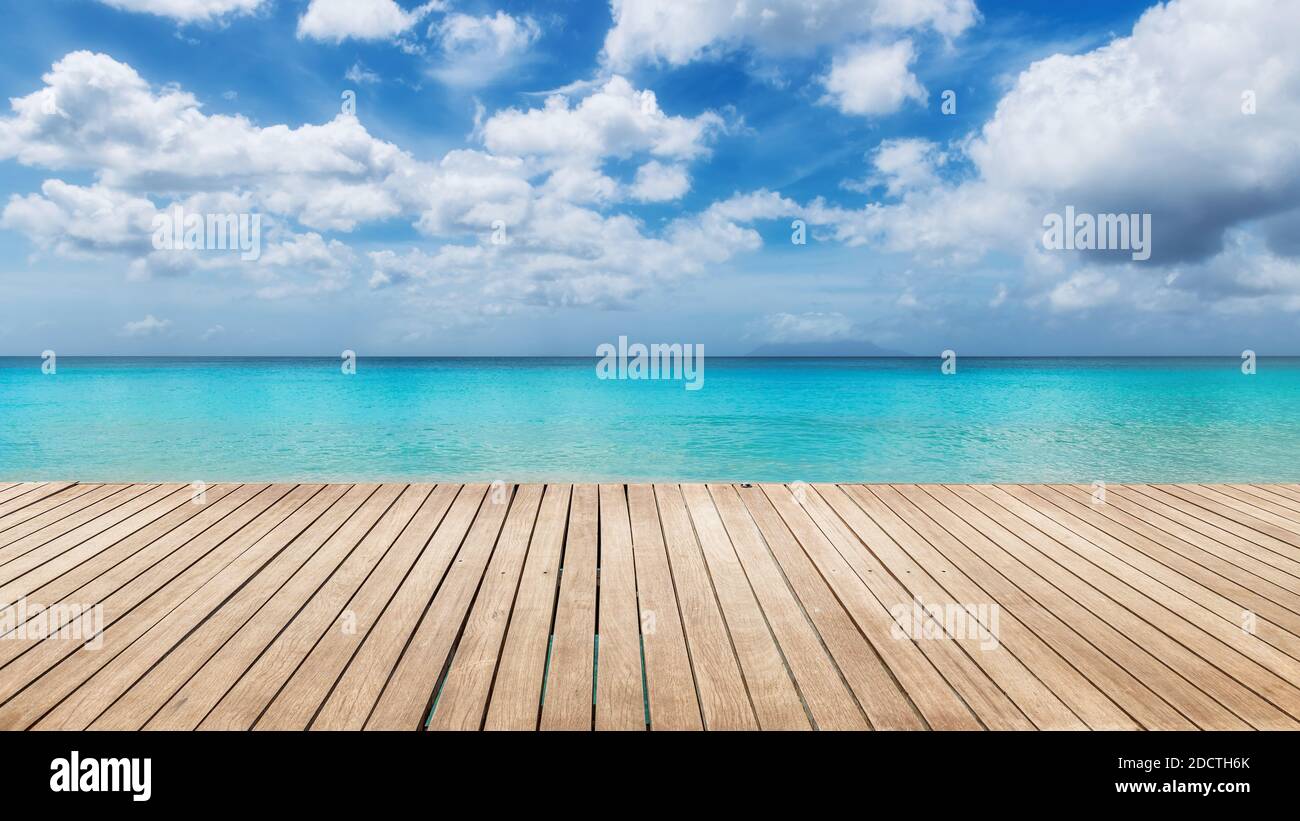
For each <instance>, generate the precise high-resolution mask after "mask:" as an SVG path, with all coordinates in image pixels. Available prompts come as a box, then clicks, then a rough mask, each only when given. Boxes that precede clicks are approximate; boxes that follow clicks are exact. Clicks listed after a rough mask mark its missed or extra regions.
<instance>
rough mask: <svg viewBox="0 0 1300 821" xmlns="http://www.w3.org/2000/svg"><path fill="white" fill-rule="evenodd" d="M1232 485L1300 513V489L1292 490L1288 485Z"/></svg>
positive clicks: (1294, 512)
mask: <svg viewBox="0 0 1300 821" xmlns="http://www.w3.org/2000/svg"><path fill="white" fill-rule="evenodd" d="M1231 487H1234V488H1237V489H1238V490H1244V491H1247V492H1250V493H1253V494H1255V495H1256V496H1259V497H1261V498H1264V499H1269V500H1271V501H1273V502H1277V503H1279V504H1283V505H1286V506H1287V507H1288V508H1290V510H1291V511H1292V513H1293V514H1300V491H1297V490H1292V489H1291V488H1289V487H1287V486H1286V485H1231Z"/></svg>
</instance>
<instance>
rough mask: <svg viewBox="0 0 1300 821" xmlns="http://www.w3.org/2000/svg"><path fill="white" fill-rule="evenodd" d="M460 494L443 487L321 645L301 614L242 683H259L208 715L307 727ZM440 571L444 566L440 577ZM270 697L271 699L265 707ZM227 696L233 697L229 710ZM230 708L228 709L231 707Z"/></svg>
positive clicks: (417, 568) (262, 725)
mask: <svg viewBox="0 0 1300 821" xmlns="http://www.w3.org/2000/svg"><path fill="white" fill-rule="evenodd" d="M461 492H462V487H461V486H460V485H453V484H443V485H438V487H437V488H435V489H434V491H433V492H432V493H431V494H429V497H428V498H427V499H426V500H425V502H424V504H423V505H422V506H421V507H420V510H419V512H418V513H416V514H415V518H413V519H412V520H411V523H410V524H409V525H408V526H407V528H406V530H404V531H402V535H401V536H400V537H398V539H397V542H396V543H395V544H394V545H393V547H392V549H390V550H389V551H388V553H387V554H385V556H384V558H383V561H381V562H380V564H379V566H378V567H376V568H375V571H374V572H373V573H371V574H370V577H369V578H367V579H366V581H365V583H364V584H362V585H361V588H360V589H359V590H358V591H357V593H356V595H355V596H354V597H353V598H352V600H351V601H350V602H348V605H347V608H346V609H345V610H344V611H343V612H342V613H339V614H338V615H337V616H336V618H335V620H334V622H333V624H332V625H329V626H327V627H326V629H325V631H324V632H323V635H321V636H320V637H319V641H317V642H316V644H315V646H314V647H311V648H306V638H307V637H308V636H309V635H310V631H309V630H308V629H307V627H306V624H307V622H306V620H304V619H303V618H301V617H300V618H298V619H295V620H294V625H293V626H294V628H296V629H295V630H294V631H293V632H291V633H289V634H288V635H287V636H281V637H280V638H279V639H276V642H275V644H273V645H272V646H271V647H270V648H268V649H267V652H266V655H264V656H263V657H262V658H261V659H259V660H258V663H257V665H255V666H254V668H253V670H250V671H249V673H248V674H247V675H246V676H245V677H244V679H243V680H241V681H240V684H239V687H240V688H244V687H245V686H246V685H245V682H247V681H252V682H254V683H256V685H257V686H254V685H252V684H250V685H248V687H250V688H251V691H250V690H247V689H246V690H244V691H243V692H241V693H240V697H239V698H238V699H233V698H231V697H230V696H227V698H226V699H225V700H223V702H222V704H220V705H218V706H217V709H216V710H214V711H213V714H212V715H211V716H209V720H211V721H214V722H216V721H220V722H222V724H223V725H224V726H229V727H232V728H234V727H239V728H245V729H246V728H248V727H251V726H254V721H256V725H255V726H256V727H257V728H258V729H283V730H289V729H292V730H303V729H306V728H307V725H308V724H309V723H311V720H312V718H313V717H314V716H315V715H316V711H317V710H318V709H319V708H320V706H321V704H322V703H323V702H324V701H325V697H326V696H327V695H329V692H330V690H331V688H332V687H333V686H334V683H335V682H336V681H338V678H339V676H340V675H341V674H342V672H343V669H344V668H345V667H346V666H347V663H348V661H349V660H350V659H351V658H352V656H353V654H354V653H356V651H357V648H358V647H359V646H360V644H361V642H362V641H364V640H365V638H366V636H367V635H369V633H370V630H371V629H372V628H373V627H374V625H375V623H376V622H377V621H378V619H379V617H380V615H381V614H382V613H383V612H384V608H385V607H386V606H387V605H388V603H389V602H390V600H391V599H392V598H393V596H394V594H396V592H397V589H398V587H399V585H401V583H402V582H403V581H404V580H405V579H406V578H407V576H408V575H409V574H411V573H421V572H423V570H422V568H424V567H427V565H421V564H420V562H421V561H422V559H423V557H424V556H426V555H427V553H426V551H425V548H426V546H427V545H429V543H430V540H431V538H432V537H433V534H434V531H435V530H437V529H438V526H439V524H441V523H442V522H443V519H444V517H445V516H446V515H447V511H448V510H449V509H450V508H451V505H452V502H454V501H455V499H456V497H457V495H458V494H460V493H461ZM468 526H469V525H468V521H467V522H466V527H467V528H468ZM441 575H442V574H441V571H438V576H439V578H440V577H441ZM300 625H301V626H300ZM403 638H405V636H403ZM303 648H306V649H308V650H309V651H310V652H309V653H307V655H306V658H305V659H302V660H301V664H300V665H299V666H297V668H296V669H289V665H290V663H297V662H296V657H298V656H300V655H301V653H302V650H303ZM281 671H287V672H284V674H283V675H284V678H287V679H288V681H287V682H279V683H277V678H278V677H279V674H280V673H281ZM262 682H265V684H262ZM280 684H283V686H282V687H281V686H280ZM272 686H276V687H278V688H279V691H278V692H273V691H272V690H271V688H272ZM268 694H269V695H268ZM271 699H274V700H273V701H272V700H271ZM267 701H270V702H271V703H270V705H269V706H267V707H266V710H265V711H263V707H264V706H266V702H267ZM226 702H229V703H230V706H229V707H228V708H227V707H226V706H225V705H226ZM227 709H228V710H229V711H230V712H228V713H227V712H226V710H227ZM245 722H247V723H245Z"/></svg>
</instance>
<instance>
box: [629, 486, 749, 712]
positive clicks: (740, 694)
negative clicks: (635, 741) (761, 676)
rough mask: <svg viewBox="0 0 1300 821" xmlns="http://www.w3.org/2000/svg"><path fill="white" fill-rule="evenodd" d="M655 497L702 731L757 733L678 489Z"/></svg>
mask: <svg viewBox="0 0 1300 821" xmlns="http://www.w3.org/2000/svg"><path fill="white" fill-rule="evenodd" d="M654 494H655V502H656V505H657V507H658V509H659V521H660V524H661V526H662V527H663V538H664V548H665V550H666V552H667V554H668V563H669V565H670V568H671V572H672V576H673V582H674V584H675V585H676V589H677V600H678V603H679V604H680V606H681V618H682V628H683V631H684V632H685V634H686V643H687V646H688V648H689V650H690V657H691V667H692V673H693V674H694V678H695V687H696V693H697V696H698V698H699V703H700V712H701V714H702V715H703V718H704V727H705V729H709V730H757V729H758V718H757V717H756V716H755V715H754V707H753V705H752V704H751V703H750V700H749V693H748V691H747V690H746V688H745V677H744V675H743V673H741V670H740V662H739V661H738V660H737V658H736V651H735V648H733V647H732V644H731V636H730V635H729V634H728V632H727V623H726V621H725V620H724V619H723V615H722V610H721V609H720V607H719V605H718V599H717V596H716V595H715V594H714V591H713V582H712V580H711V579H710V578H709V569H708V567H707V566H706V565H705V562H704V554H703V552H701V550H700V544H699V541H698V540H697V539H696V537H695V528H694V527H693V526H692V524H691V518H690V514H689V513H688V512H687V510H686V502H685V501H684V500H683V499H682V493H681V489H680V488H678V487H677V486H676V485H655V486H654ZM651 719H652V720H653V715H652V716H651Z"/></svg>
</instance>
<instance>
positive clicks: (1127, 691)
mask: <svg viewBox="0 0 1300 821" xmlns="http://www.w3.org/2000/svg"><path fill="white" fill-rule="evenodd" d="M897 489H898V491H899V493H901V494H902V495H903V496H905V497H907V498H908V499H910V500H913V502H914V504H916V506H917V507H919V508H922V509H924V510H925V512H926V514H927V515H928V516H929V517H930V518H932V519H934V520H935V522H937V523H938V524H940V525H942V526H943V527H944V528H946V529H947V530H948V532H949V533H951V534H952V535H953V536H954V537H955V539H954V540H947V539H943V540H939V541H937V542H936V543H935V548H936V549H937V550H939V551H940V552H941V553H943V554H944V556H945V557H946V558H948V559H949V560H950V561H951V562H953V564H955V565H956V566H957V567H959V568H961V570H962V571H963V572H965V573H966V574H967V575H968V576H969V577H970V578H972V579H978V580H979V583H980V585H981V586H983V587H984V588H985V589H986V590H988V591H989V592H990V593H992V594H993V595H994V596H996V597H997V598H998V601H999V602H1001V604H1002V605H1003V606H1004V607H1007V608H1010V609H1011V610H1013V611H1014V612H1015V613H1016V614H1017V615H1018V616H1019V617H1020V619H1021V620H1022V621H1024V622H1025V623H1026V624H1027V625H1029V626H1030V627H1031V628H1032V629H1033V630H1034V631H1035V632H1037V633H1038V634H1039V635H1041V636H1042V637H1043V640H1044V641H1046V642H1047V643H1048V644H1049V645H1050V646H1051V647H1052V648H1053V649H1055V650H1056V651H1057V652H1058V653H1060V654H1061V655H1062V657H1064V658H1065V659H1066V660H1068V661H1069V662H1070V663H1071V664H1073V665H1074V666H1075V668H1076V669H1078V670H1079V672H1080V673H1082V674H1083V675H1085V676H1087V678H1088V679H1089V680H1090V681H1091V682H1093V683H1094V684H1095V685H1096V686H1097V687H1098V689H1100V690H1102V691H1103V692H1104V693H1106V694H1107V695H1108V696H1109V697H1110V698H1111V699H1112V700H1114V701H1115V702H1116V703H1117V704H1118V705H1120V707H1121V708H1123V709H1124V710H1125V712H1126V713H1127V714H1128V715H1129V716H1131V717H1132V718H1133V719H1134V720H1136V721H1137V722H1138V723H1139V724H1140V725H1141V726H1143V727H1146V728H1147V729H1152V730H1156V729H1167V730H1191V729H1195V728H1196V726H1197V725H1196V724H1194V723H1193V722H1192V721H1191V720H1190V719H1188V718H1187V717H1186V716H1184V715H1183V714H1182V713H1181V712H1179V711H1178V709H1176V708H1175V707H1174V706H1173V705H1171V704H1170V703H1169V702H1168V701H1166V700H1165V699H1164V698H1163V697H1162V696H1161V695H1160V694H1159V693H1158V692H1156V691H1155V690H1153V689H1151V688H1150V687H1148V686H1147V683H1146V682H1148V681H1150V680H1153V679H1154V680H1163V679H1171V678H1172V679H1175V680H1176V681H1177V682H1178V684H1179V685H1181V686H1182V687H1183V688H1184V690H1185V691H1186V692H1187V693H1190V694H1192V697H1193V698H1194V699H1199V700H1203V701H1205V702H1208V703H1211V704H1212V702H1210V701H1209V699H1207V698H1206V697H1205V695H1204V694H1203V693H1201V692H1200V691H1199V690H1196V689H1195V688H1194V687H1192V686H1191V685H1190V684H1189V683H1187V682H1186V681H1183V680H1182V679H1179V678H1177V677H1176V676H1173V675H1172V674H1171V672H1170V670H1169V669H1168V668H1167V667H1165V666H1164V665H1163V664H1161V663H1160V662H1159V660H1157V659H1156V658H1155V657H1154V656H1152V655H1151V654H1149V653H1147V652H1146V651H1144V650H1143V649H1142V648H1141V647H1139V646H1138V645H1136V644H1134V643H1133V642H1132V641H1130V640H1129V639H1127V638H1126V637H1125V636H1124V635H1123V634H1121V633H1119V632H1118V631H1116V630H1115V629H1114V628H1112V627H1110V625H1108V624H1106V623H1105V622H1104V621H1102V620H1101V619H1099V618H1097V617H1096V616H1094V615H1093V614H1092V613H1091V612H1089V611H1088V610H1087V609H1085V608H1084V607H1082V606H1081V605H1079V603H1078V602H1076V601H1074V599H1071V598H1070V597H1069V596H1067V595H1066V594H1065V593H1064V592H1062V591H1061V590H1060V589H1058V588H1056V587H1054V586H1053V585H1052V584H1050V583H1049V582H1048V581H1047V580H1046V579H1044V578H1043V577H1041V576H1039V575H1038V574H1037V573H1035V572H1033V570H1032V569H1031V568H1030V567H1029V566H1027V565H1025V564H1022V563H1020V562H1019V561H1018V560H1017V559H1016V557H1015V556H1014V555H1013V554H1012V552H1011V551H1010V550H1008V549H1007V548H1006V547H1004V545H1010V544H1012V543H1016V542H1019V540H1018V539H1017V538H1016V536H1014V535H1013V534H1011V533H1010V532H1008V531H1006V530H1004V529H1002V528H1001V527H999V526H998V525H997V524H996V523H995V522H993V521H992V520H991V519H988V518H987V517H985V516H984V515H983V514H981V513H980V512H979V511H977V510H975V509H974V508H972V507H970V506H969V505H968V504H966V502H965V501H963V500H961V499H960V498H958V497H957V496H956V495H954V494H952V493H951V492H950V491H948V490H947V489H946V488H944V487H941V486H938V485H920V486H908V487H903V486H898V487H897ZM1021 547H1022V548H1023V550H1024V551H1025V552H1028V553H1032V549H1031V548H1030V547H1029V546H1028V545H1027V544H1023V543H1021ZM1213 706H1214V708H1215V709H1216V712H1218V713H1226V711H1224V710H1223V709H1222V708H1221V707H1218V705H1217V704H1214V705H1213ZM1099 723H1100V722H1099ZM1093 726H1097V725H1093ZM1117 729H1118V728H1117Z"/></svg>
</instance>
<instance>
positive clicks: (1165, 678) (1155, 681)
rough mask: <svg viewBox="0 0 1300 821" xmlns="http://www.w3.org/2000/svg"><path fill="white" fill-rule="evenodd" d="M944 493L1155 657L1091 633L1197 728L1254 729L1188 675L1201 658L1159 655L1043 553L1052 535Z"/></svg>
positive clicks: (1130, 620)
mask: <svg viewBox="0 0 1300 821" xmlns="http://www.w3.org/2000/svg"><path fill="white" fill-rule="evenodd" d="M943 490H944V492H945V493H951V494H952V495H953V496H954V497H955V498H957V499H960V500H961V502H962V503H964V505H966V506H967V507H966V508H963V507H961V506H954V507H953V509H954V510H959V511H962V512H963V515H964V516H965V518H966V519H967V520H968V521H970V522H971V523H972V524H973V525H974V526H975V527H977V528H979V529H980V530H981V531H982V532H983V533H985V535H986V536H988V538H989V539H991V540H993V541H994V542H995V543H996V544H997V545H998V546H999V547H1001V548H1003V549H1004V550H1006V551H1007V552H1008V553H1010V554H1011V555H1012V556H1014V557H1015V559H1016V561H1018V562H1019V563H1020V564H1022V565H1024V566H1025V567H1026V568H1028V569H1029V570H1032V571H1033V572H1034V573H1035V574H1037V575H1038V576H1040V577H1041V578H1042V579H1044V580H1046V581H1047V582H1049V583H1050V584H1051V585H1052V586H1053V587H1055V588H1056V589H1057V590H1059V591H1061V592H1062V593H1064V594H1066V595H1067V596H1068V597H1069V598H1070V599H1072V600H1074V601H1075V602H1077V604H1078V606H1079V607H1082V608H1084V609H1086V611H1087V613H1088V614H1089V615H1090V616H1091V617H1092V618H1095V619H1097V620H1098V621H1101V622H1103V623H1105V625H1106V626H1107V627H1108V628H1110V629H1111V630H1113V631H1114V635H1117V636H1122V637H1124V639H1125V641H1129V642H1132V644H1134V645H1135V646H1137V647H1139V648H1141V649H1142V651H1143V653H1145V654H1147V655H1150V656H1151V657H1152V658H1154V659H1156V660H1157V661H1158V663H1159V666H1158V667H1156V668H1154V669H1151V668H1148V667H1147V665H1146V663H1145V658H1144V656H1142V655H1136V656H1135V655H1133V654H1128V653H1125V650H1126V649H1127V645H1126V644H1122V643H1121V644H1118V645H1117V644H1113V643H1112V644H1108V643H1107V639H1108V638H1109V637H1110V634H1107V633H1103V634H1102V635H1101V636H1100V637H1097V636H1096V634H1095V633H1092V631H1091V630H1089V633H1090V635H1089V638H1090V640H1092V641H1093V642H1094V643H1095V644H1096V645H1097V646H1099V647H1106V648H1107V651H1106V652H1107V653H1110V654H1112V657H1114V658H1117V659H1121V660H1123V661H1124V665H1125V668H1126V669H1133V670H1136V671H1141V670H1146V669H1149V670H1150V672H1149V673H1147V674H1144V675H1142V676H1140V678H1141V679H1142V681H1143V683H1145V684H1146V685H1147V686H1148V687H1150V688H1151V689H1153V690H1155V691H1156V692H1157V693H1159V694H1160V695H1161V696H1163V697H1164V698H1165V699H1166V700H1167V701H1168V702H1169V703H1170V704H1171V705H1173V706H1175V707H1176V708H1178V710H1179V711H1180V712H1182V713H1183V714H1184V715H1186V716H1187V717H1188V718H1189V719H1191V720H1192V721H1193V722H1195V723H1196V724H1197V726H1199V727H1203V728H1205V729H1220V730H1227V729H1248V728H1249V727H1250V725H1249V724H1247V723H1246V722H1245V721H1243V720H1242V719H1241V718H1240V717H1238V716H1237V715H1236V714H1235V713H1233V712H1232V711H1231V710H1229V709H1228V708H1227V707H1226V706H1224V705H1222V704H1220V703H1219V702H1218V701H1216V700H1215V699H1214V698H1213V697H1212V696H1210V695H1209V694H1207V693H1205V692H1204V691H1203V689H1202V688H1201V687H1200V685H1199V683H1198V682H1197V680H1196V675H1195V672H1192V673H1191V675H1183V671H1185V670H1193V669H1194V668H1195V669H1197V670H1198V669H1199V668H1198V667H1196V661H1199V660H1192V661H1190V664H1191V665H1192V666H1191V667H1189V666H1188V664H1179V663H1178V662H1179V660H1180V659H1178V658H1176V659H1175V661H1174V662H1173V663H1172V664H1171V662H1170V661H1169V659H1168V658H1167V657H1166V654H1163V653H1158V652H1157V650H1163V649H1164V647H1165V642H1167V641H1168V638H1167V637H1166V636H1165V635H1164V634H1163V633H1160V632H1159V631H1157V630H1155V629H1154V628H1152V627H1151V626H1150V625H1148V624H1146V622H1143V621H1142V620H1141V619H1138V618H1136V617H1135V616H1133V615H1132V614H1131V613H1130V612H1129V611H1128V610H1125V609H1124V608H1122V607H1118V606H1117V605H1116V603H1115V602H1114V601H1112V600H1111V599H1109V598H1107V597H1106V596H1104V595H1102V594H1101V593H1100V592H1099V591H1097V590H1096V589H1094V588H1093V587H1092V586H1091V585H1089V584H1087V583H1086V582H1084V581H1083V580H1082V579H1080V578H1079V577H1078V576H1076V575H1074V574H1073V573H1071V572H1069V571H1068V570H1067V569H1066V568H1065V567H1063V566H1061V565H1060V564H1058V563H1057V562H1055V561H1053V560H1052V559H1050V558H1049V557H1048V556H1047V555H1046V554H1045V553H1043V552H1041V551H1040V550H1038V549H1037V548H1038V546H1039V545H1041V544H1045V543H1047V542H1049V541H1050V539H1048V537H1046V536H1045V535H1044V534H1042V533H1040V532H1039V531H1037V530H1035V529H1034V528H1032V527H1030V526H1029V525H1028V524H1027V523H1025V522H1024V521H1023V520H1021V519H1019V518H1017V517H1016V516H1014V515H1012V514H1011V513H1010V512H1009V511H1007V510H1004V509H1003V508H1002V507H1001V506H999V505H997V504H996V503H994V502H993V501H992V500H990V499H989V498H987V497H986V496H984V495H983V494H982V493H979V492H978V491H977V490H975V489H974V488H972V487H968V486H945V487H944V488H943ZM967 508H968V509H967ZM986 523H991V524H992V525H993V526H992V527H990V526H989V524H986ZM1022 579H1024V580H1026V582H1025V583H1028V581H1030V580H1032V577H1029V576H1022V577H1018V578H1017V581H1018V582H1020V581H1021V580H1022ZM1070 623H1071V626H1072V627H1075V629H1088V628H1090V626H1091V621H1090V620H1089V619H1087V618H1084V617H1082V616H1080V615H1076V616H1074V617H1072V619H1071V622H1070Z"/></svg>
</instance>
